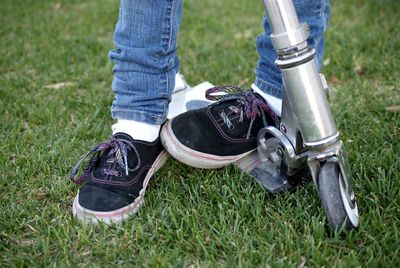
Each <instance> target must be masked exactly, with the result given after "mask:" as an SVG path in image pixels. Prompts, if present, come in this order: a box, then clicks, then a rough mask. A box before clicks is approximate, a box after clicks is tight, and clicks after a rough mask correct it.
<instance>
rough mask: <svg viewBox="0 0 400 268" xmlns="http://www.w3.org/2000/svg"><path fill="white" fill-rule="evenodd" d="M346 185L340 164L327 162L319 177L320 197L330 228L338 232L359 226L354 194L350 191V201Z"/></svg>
mask: <svg viewBox="0 0 400 268" xmlns="http://www.w3.org/2000/svg"><path fill="white" fill-rule="evenodd" d="M344 185H348V184H346V183H345V182H344V178H343V176H342V173H341V171H340V167H339V164H338V163H337V162H326V163H325V164H324V165H323V166H322V168H321V170H320V173H319V177H318V190H319V196H320V198H321V202H322V206H323V208H324V211H325V215H326V218H327V220H328V224H329V226H330V228H331V229H332V230H333V231H338V232H340V231H345V230H347V231H350V230H353V229H355V228H356V227H357V225H358V209H357V204H356V202H355V198H354V193H353V192H352V191H351V189H350V191H349V192H351V195H352V197H351V198H350V199H351V200H349V198H348V197H346V194H345V191H346V187H345V186H344ZM347 191H348V189H347ZM347 196H348V195H347Z"/></svg>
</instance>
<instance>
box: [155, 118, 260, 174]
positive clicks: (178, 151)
mask: <svg viewBox="0 0 400 268" xmlns="http://www.w3.org/2000/svg"><path fill="white" fill-rule="evenodd" d="M171 122H172V120H170V121H167V122H166V123H165V124H164V126H163V127H162V129H161V133H160V138H161V142H162V144H163V145H164V148H165V149H166V150H167V151H168V153H169V154H170V155H171V156H172V157H174V158H175V159H176V160H178V161H179V162H182V163H184V164H186V165H189V166H192V167H196V168H204V169H217V168H222V167H225V166H227V165H229V164H232V163H234V162H236V161H237V160H239V159H241V158H243V157H244V156H246V155H248V154H249V153H251V152H252V151H253V150H252V151H250V152H246V153H243V154H240V155H235V156H217V155H212V154H206V153H201V152H198V151H195V150H193V149H191V148H189V147H187V146H185V145H183V144H182V143H180V142H179V141H178V139H177V138H176V136H175V135H174V133H173V131H172V128H171Z"/></svg>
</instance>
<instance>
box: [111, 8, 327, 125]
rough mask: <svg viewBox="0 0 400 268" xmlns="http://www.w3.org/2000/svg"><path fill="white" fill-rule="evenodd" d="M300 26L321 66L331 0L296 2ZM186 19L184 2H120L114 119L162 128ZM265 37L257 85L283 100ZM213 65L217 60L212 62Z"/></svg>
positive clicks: (261, 38) (261, 41)
mask: <svg viewBox="0 0 400 268" xmlns="http://www.w3.org/2000/svg"><path fill="white" fill-rule="evenodd" d="M294 3H295V6H296V9H297V12H298V16H299V19H300V21H301V22H303V21H306V22H307V23H308V24H309V26H310V29H311V31H310V37H309V40H308V42H309V44H310V45H311V46H312V47H315V48H316V50H317V56H316V57H317V64H318V67H319V68H320V67H321V62H322V55H323V50H324V37H323V34H324V31H325V30H326V27H327V25H328V21H329V15H330V8H329V0H294ZM181 18H182V0H121V2H120V13H119V18H118V22H117V25H116V28H115V32H114V45H115V49H113V50H111V51H110V53H109V56H110V58H111V59H112V60H113V61H114V62H115V66H114V68H113V73H114V79H113V83H112V89H113V91H114V93H115V99H114V101H113V104H112V107H111V113H112V117H113V118H114V119H127V120H135V121H139V122H144V123H148V124H158V125H159V124H162V123H163V122H164V121H165V119H166V116H167V113H168V104H169V102H170V101H171V95H172V91H173V88H174V82H175V74H176V73H177V71H178V69H179V59H178V57H177V55H176V49H177V35H178V31H179V25H180V22H181ZM264 30H265V32H264V33H263V34H261V35H260V36H258V37H257V40H256V47H257V51H258V53H259V60H258V63H257V67H256V71H255V73H256V77H255V84H256V86H258V87H259V88H260V89H261V90H262V91H264V92H266V93H268V94H270V95H272V96H275V97H278V98H281V97H282V89H281V88H282V78H281V75H280V71H279V69H278V68H277V67H276V65H275V63H274V61H275V58H276V54H275V51H274V49H273V47H272V43H271V40H270V38H269V35H270V28H269V25H268V21H267V19H266V18H264ZM210 60H212V59H210Z"/></svg>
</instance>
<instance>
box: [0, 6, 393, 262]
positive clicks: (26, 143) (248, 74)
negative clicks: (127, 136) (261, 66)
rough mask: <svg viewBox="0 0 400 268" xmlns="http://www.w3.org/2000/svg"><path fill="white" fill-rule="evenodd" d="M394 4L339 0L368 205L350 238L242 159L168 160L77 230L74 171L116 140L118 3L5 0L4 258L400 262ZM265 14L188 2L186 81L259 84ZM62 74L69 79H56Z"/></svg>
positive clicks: (344, 84)
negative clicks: (136, 197)
mask: <svg viewBox="0 0 400 268" xmlns="http://www.w3.org/2000/svg"><path fill="white" fill-rule="evenodd" d="M399 12H400V6H399V5H398V3H397V1H395V0H380V1H374V0H363V1H361V0H356V1H344V0H340V1H332V19H331V25H330V28H329V30H328V32H327V36H326V37H327V39H326V53H325V60H326V61H325V63H328V62H329V64H326V66H324V72H325V73H326V75H327V77H328V79H329V81H330V82H331V88H332V90H331V92H332V94H331V98H330V102H331V105H332V110H333V113H334V114H335V117H336V121H337V124H338V128H339V129H340V131H341V134H342V139H343V141H344V142H345V143H346V147H347V149H348V153H349V155H350V161H351V164H352V169H353V172H354V178H353V183H354V187H355V190H356V194H357V197H358V205H359V209H360V215H361V218H360V227H359V229H358V230H357V231H355V232H352V233H350V234H349V236H348V237H346V238H342V237H340V236H333V237H332V236H329V235H328V233H327V228H326V225H325V218H324V213H323V211H322V208H321V205H320V203H319V200H318V195H317V194H316V191H315V190H314V188H313V185H312V184H308V185H306V186H305V187H303V188H301V189H299V190H298V191H296V192H295V193H293V194H288V193H284V194H281V195H279V196H277V197H275V198H273V197H271V196H270V195H268V194H267V193H266V192H265V191H264V190H263V189H261V187H260V186H259V185H258V184H257V183H255V182H254V181H253V180H252V179H251V178H249V177H248V176H246V175H243V174H242V173H241V172H240V171H239V170H237V169H235V168H234V167H227V168H225V169H221V170H215V171H206V170H199V169H193V168H190V167H187V166H184V165H182V164H180V163H178V162H177V161H174V160H172V159H171V160H169V161H168V163H167V165H166V166H165V167H164V168H163V169H162V170H161V171H160V172H159V173H157V175H156V176H155V177H154V179H153V180H152V182H151V184H150V188H149V190H148V193H147V195H146V203H145V205H144V206H143V207H142V208H141V210H140V212H139V213H138V214H137V215H136V216H135V217H133V218H132V219H130V220H128V221H127V222H126V223H124V224H123V225H121V226H113V227H108V226H105V225H103V224H101V225H99V226H96V227H93V226H88V225H82V224H79V223H78V222H77V221H76V220H75V219H74V218H73V217H72V215H71V204H72V200H73V198H74V196H75V194H76V191H77V189H78V188H77V186H76V185H74V184H72V183H71V182H70V181H69V180H68V178H67V176H68V173H69V170H70V168H71V167H72V166H73V165H74V164H75V162H76V161H77V160H78V158H79V157H80V156H81V155H82V154H83V153H84V152H85V151H86V150H88V149H89V148H91V147H92V146H93V145H95V144H97V143H98V142H100V141H102V140H104V139H105V138H107V137H108V135H109V134H110V129H109V127H110V125H111V124H112V120H111V118H110V112H109V106H110V104H111V101H112V98H113V96H112V92H111V90H110V83H111V79H112V74H111V68H112V63H111V61H110V60H109V59H108V58H107V51H108V50H109V49H111V48H112V47H113V45H112V32H113V29H114V23H115V22H116V19H117V14H118V1H117V0H112V1H111V0H97V1H94V0H90V1H78V0H60V1H50V0H48V1H44V0H26V1H22V0H13V1H12V0H3V1H2V3H1V5H0V22H1V27H0V36H1V38H0V124H1V128H0V139H1V143H0V152H1V153H0V178H1V179H0V187H1V196H0V204H1V207H0V265H1V266H5V267H8V266H17V267H22V266H60V267H63V266H86V265H88V266H109V265H111V266H126V265H137V266H156V267H158V266H178V267H179V266H191V267H198V266H199V267H206V266H214V267H215V266H225V267H232V266H239V267H251V266H256V267H268V266H271V267H288V266H302V265H306V266H310V267H320V266H325V267H332V266H335V267H359V266H362V267H378V266H379V267H380V266H386V267H398V266H400V257H399V255H400V252H399V251H400V237H399V233H400V228H399V226H400V205H399V204H400V180H399V177H400V171H399V170H400V161H399V155H400V142H399V140H400V117H399V115H400V114H399V111H398V106H399V105H400V89H399V85H400V79H399V77H400V57H399V51H400V45H399V44H400V31H399V30H398V21H399V15H398V14H399ZM262 13H263V11H262V5H261V3H259V1H228V0H223V1H212V0H205V1H195V0H185V1H184V19H183V23H182V27H181V35H180V39H179V42H180V48H179V54H180V56H181V60H182V72H183V74H185V77H186V78H187V80H188V81H189V82H190V83H191V84H196V83H198V82H201V81H203V80H209V81H211V82H213V83H215V84H240V85H243V86H249V85H250V84H251V82H252V79H253V77H254V74H253V69H254V66H255V62H256V60H257V54H256V51H255V45H254V40H255V37H256V35H257V34H258V33H259V32H260V31H261V30H262V28H261V16H262ZM327 59H329V60H327ZM355 68H358V69H359V68H362V69H363V74H362V75H358V74H357V73H356V72H355V71H354V69H355ZM58 82H71V83H72V84H70V86H68V87H64V88H61V89H48V88H46V87H45V86H46V85H51V84H54V83H58ZM396 107H397V108H396ZM396 109H397V111H396Z"/></svg>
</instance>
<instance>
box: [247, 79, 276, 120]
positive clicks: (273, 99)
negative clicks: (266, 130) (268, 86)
mask: <svg viewBox="0 0 400 268" xmlns="http://www.w3.org/2000/svg"><path fill="white" fill-rule="evenodd" d="M251 88H252V89H253V90H254V92H256V93H258V94H260V95H261V97H263V98H264V100H265V101H266V102H267V103H268V105H269V107H270V108H271V110H272V111H273V112H274V113H275V114H276V115H277V116H279V117H280V116H281V114H282V100H281V99H279V98H277V97H274V96H272V95H269V94H267V93H265V92H263V91H262V90H261V89H259V88H258V87H257V86H256V85H255V84H252V85H251Z"/></svg>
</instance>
